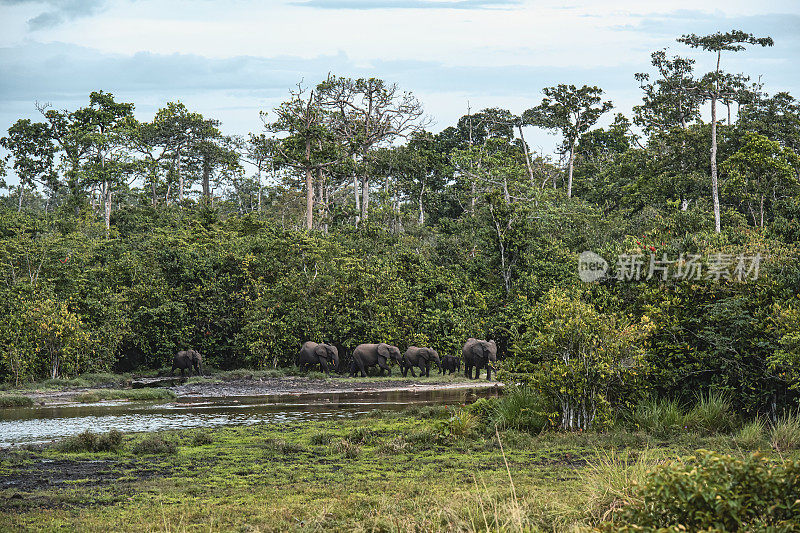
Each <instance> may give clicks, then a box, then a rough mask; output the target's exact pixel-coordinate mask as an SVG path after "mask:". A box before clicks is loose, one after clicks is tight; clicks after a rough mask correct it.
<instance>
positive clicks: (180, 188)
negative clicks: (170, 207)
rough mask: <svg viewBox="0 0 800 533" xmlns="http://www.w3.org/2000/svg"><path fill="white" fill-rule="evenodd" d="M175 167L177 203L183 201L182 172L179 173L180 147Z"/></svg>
mask: <svg viewBox="0 0 800 533" xmlns="http://www.w3.org/2000/svg"><path fill="white" fill-rule="evenodd" d="M176 159H177V160H176V166H175V169H176V171H177V172H178V203H179V204H182V203H183V174H181V149H180V148H178V155H177V158H176Z"/></svg>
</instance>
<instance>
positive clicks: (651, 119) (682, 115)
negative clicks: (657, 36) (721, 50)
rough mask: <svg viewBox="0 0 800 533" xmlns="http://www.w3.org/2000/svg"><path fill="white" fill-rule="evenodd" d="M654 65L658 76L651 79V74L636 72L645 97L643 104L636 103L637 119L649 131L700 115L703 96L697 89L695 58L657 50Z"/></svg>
mask: <svg viewBox="0 0 800 533" xmlns="http://www.w3.org/2000/svg"><path fill="white" fill-rule="evenodd" d="M650 57H651V64H652V65H653V66H654V67H655V68H656V70H657V71H658V77H657V78H656V79H655V80H654V81H652V82H650V83H647V82H649V81H650V75H649V74H647V73H644V72H639V73H637V74H636V80H637V81H638V82H639V84H640V86H641V88H642V91H644V96H643V97H642V101H643V102H642V105H637V106H634V108H633V112H634V122H635V123H636V124H637V125H638V126H641V127H642V128H644V130H645V131H646V132H647V133H654V132H656V131H659V130H664V129H669V128H672V127H674V126H680V127H681V128H683V129H686V126H687V123H689V122H691V121H693V120H696V119H698V118H700V102H701V98H700V96H699V95H698V94H697V91H695V90H694V89H695V86H696V85H697V82H696V80H695V79H694V77H693V75H692V74H693V70H694V63H695V61H694V59H687V58H683V57H679V56H674V57H672V58H671V59H670V58H668V57H667V51H666V49H664V50H657V51H655V52H653V53H652V54H651V55H650Z"/></svg>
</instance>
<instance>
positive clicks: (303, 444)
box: [0, 407, 740, 531]
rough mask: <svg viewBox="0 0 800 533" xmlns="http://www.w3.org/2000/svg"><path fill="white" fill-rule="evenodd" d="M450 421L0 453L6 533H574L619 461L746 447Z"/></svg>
mask: <svg viewBox="0 0 800 533" xmlns="http://www.w3.org/2000/svg"><path fill="white" fill-rule="evenodd" d="M451 410H452V409H451ZM449 413H450V411H448V410H447V409H445V408H435V407H422V408H420V407H416V408H412V409H411V410H408V411H405V412H402V413H393V414H389V413H383V412H374V413H373V414H372V415H370V416H364V417H361V418H357V419H352V420H336V421H317V422H304V423H291V424H263V425H255V426H249V427H228V428H220V429H213V430H191V431H188V430H187V431H178V432H166V433H161V434H157V435H155V434H138V435H128V436H125V437H124V438H123V439H122V444H121V446H120V447H119V448H118V449H117V450H115V451H106V452H91V453H89V452H81V451H74V450H75V446H72V447H70V446H64V445H61V446H49V447H45V448H41V449H28V450H15V451H5V452H0V530H2V531H18V530H33V531H61V530H68V531H69V530H79V531H287V530H292V531H294V530H296V531H476V530H487V529H488V530H503V529H506V530H539V529H541V530H568V529H573V528H574V527H575V526H580V525H591V524H592V523H593V522H596V521H597V520H598V519H599V518H601V517H602V516H603V513H604V510H605V508H606V507H609V508H613V506H614V501H613V500H614V496H613V494H611V493H613V490H617V489H619V487H616V489H615V487H614V483H615V482H614V480H613V479H610V478H611V477H613V475H614V472H609V467H610V468H611V470H617V472H616V474H620V472H621V470H625V472H622V474H624V476H627V475H628V471H627V470H630V468H629V467H631V466H635V463H637V461H638V462H639V463H641V462H642V461H641V459H642V458H645V459H646V461H645V462H646V463H647V464H648V465H649V464H654V463H656V462H658V461H659V460H660V459H662V458H664V457H667V456H673V455H676V454H683V453H688V452H690V451H692V450H695V449H697V448H707V449H715V450H719V451H726V452H733V453H740V452H739V450H737V445H736V441H735V440H734V439H733V438H732V437H727V436H718V437H700V436H696V435H692V434H684V435H679V436H676V437H674V438H672V439H670V440H657V439H654V438H653V437H650V436H648V435H645V434H639V433H629V432H625V431H619V432H615V433H611V434H602V433H585V434H564V433H556V432H545V433H542V434H540V435H530V434H527V433H522V432H518V431H513V430H508V431H501V432H499V433H495V430H494V429H492V428H491V427H490V426H486V427H483V426H480V427H478V428H474V429H472V428H469V427H467V428H466V429H464V428H462V427H461V426H459V425H458V424H453V423H452V422H451V418H450V414H449ZM498 437H499V439H498ZM162 441H166V443H167V444H171V445H168V446H164V445H163V444H164V442H162ZM501 445H502V447H501ZM78 449H79V447H78ZM68 450H73V451H68ZM620 450H625V451H624V452H621V451H620ZM620 466H621V467H622V468H620ZM645 466H647V465H645ZM626 469H627V470H626ZM624 476H623V477H624ZM607 478H608V479H607ZM609 494H611V496H609Z"/></svg>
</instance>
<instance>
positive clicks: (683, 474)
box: [601, 450, 800, 531]
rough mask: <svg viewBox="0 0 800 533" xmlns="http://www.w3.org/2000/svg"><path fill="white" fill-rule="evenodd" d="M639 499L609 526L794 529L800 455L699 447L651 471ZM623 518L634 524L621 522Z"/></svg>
mask: <svg viewBox="0 0 800 533" xmlns="http://www.w3.org/2000/svg"><path fill="white" fill-rule="evenodd" d="M634 499H635V502H634V503H633V504H631V505H628V506H627V507H625V508H624V509H623V511H622V512H621V513H620V514H619V517H618V519H619V520H618V523H617V524H610V523H606V524H604V526H603V527H602V528H601V529H603V530H605V531H650V530H652V529H656V528H673V529H671V530H678V529H680V530H681V531H701V530H703V531H705V530H713V531H765V530H769V531H795V530H796V529H797V525H798V523H799V522H798V521H800V503H798V502H799V501H800V461H791V460H787V461H783V462H780V463H779V462H774V461H770V460H769V459H767V458H765V457H763V456H761V455H760V454H759V453H758V452H755V453H753V454H752V455H749V456H747V457H745V458H743V459H740V458H735V457H732V456H730V455H724V454H719V453H716V452H709V451H705V450H699V451H698V452H697V454H696V455H695V456H692V457H687V458H685V459H677V460H673V461H670V462H668V463H666V464H664V465H662V466H660V467H658V468H656V469H655V470H654V471H653V472H652V473H651V474H649V475H648V476H647V478H646V480H645V482H644V484H643V485H642V486H641V487H640V488H639V489H638V490H637V491H636V494H635V498H634ZM620 524H631V526H621V525H620Z"/></svg>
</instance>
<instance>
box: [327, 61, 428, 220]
mask: <svg viewBox="0 0 800 533" xmlns="http://www.w3.org/2000/svg"><path fill="white" fill-rule="evenodd" d="M317 91H318V92H319V93H320V95H321V104H322V106H323V107H324V108H325V109H326V110H329V111H332V112H333V113H335V114H336V117H337V120H336V123H335V124H336V127H337V129H338V130H339V131H338V133H339V134H340V135H341V136H342V137H343V139H345V142H346V143H347V145H348V146H349V148H350V150H351V151H352V153H353V154H354V155H355V156H356V157H357V158H360V162H361V206H360V207H361V219H362V220H366V219H367V217H368V215H369V191H370V173H369V170H368V168H369V167H368V163H369V156H370V150H371V149H372V148H373V147H375V146H377V145H380V144H381V143H387V142H391V141H392V140H394V139H395V138H397V137H398V136H406V135H408V134H410V133H412V132H415V131H419V130H421V129H422V128H423V127H424V124H420V122H419V119H420V118H421V117H422V115H423V110H422V104H421V103H420V102H419V100H417V98H416V97H415V96H414V95H412V94H411V93H409V92H401V91H400V89H399V87H398V86H397V84H395V83H391V84H389V83H386V82H385V81H383V80H380V79H377V78H359V79H356V80H353V79H350V78H342V77H337V76H329V77H328V79H327V80H326V81H324V82H323V83H321V84H320V85H319V86H318V87H317ZM355 185H356V184H355V183H354V186H355ZM356 194H357V193H356Z"/></svg>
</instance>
